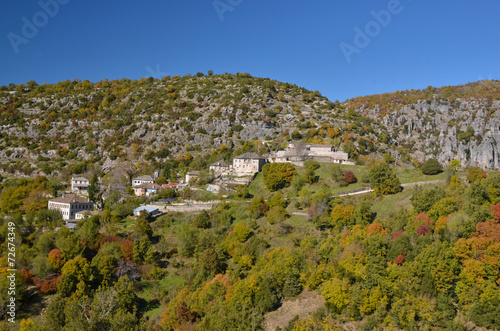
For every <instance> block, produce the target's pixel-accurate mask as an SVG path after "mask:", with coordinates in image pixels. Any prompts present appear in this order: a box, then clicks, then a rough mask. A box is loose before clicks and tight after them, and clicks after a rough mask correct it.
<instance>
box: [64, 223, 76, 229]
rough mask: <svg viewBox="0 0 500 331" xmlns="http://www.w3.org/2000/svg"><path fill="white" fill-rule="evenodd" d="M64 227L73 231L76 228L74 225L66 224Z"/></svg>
mask: <svg viewBox="0 0 500 331" xmlns="http://www.w3.org/2000/svg"><path fill="white" fill-rule="evenodd" d="M66 227H67V228H68V229H74V228H76V223H66Z"/></svg>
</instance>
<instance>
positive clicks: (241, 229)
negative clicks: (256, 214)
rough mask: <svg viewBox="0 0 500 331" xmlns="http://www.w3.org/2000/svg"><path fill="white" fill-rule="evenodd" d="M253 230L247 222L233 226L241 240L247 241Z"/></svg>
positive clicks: (235, 233)
mask: <svg viewBox="0 0 500 331" xmlns="http://www.w3.org/2000/svg"><path fill="white" fill-rule="evenodd" d="M251 232H252V230H251V229H250V227H248V225H246V223H245V222H239V223H238V224H236V225H235V226H234V228H233V233H234V235H235V236H236V238H237V239H238V240H239V241H241V242H245V241H246V240H247V239H248V237H249V236H250V233H251Z"/></svg>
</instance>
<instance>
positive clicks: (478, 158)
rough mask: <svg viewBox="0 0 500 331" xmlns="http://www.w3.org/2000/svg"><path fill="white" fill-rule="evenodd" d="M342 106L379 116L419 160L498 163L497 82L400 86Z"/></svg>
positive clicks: (499, 120) (499, 85) (499, 114)
mask: <svg viewBox="0 0 500 331" xmlns="http://www.w3.org/2000/svg"><path fill="white" fill-rule="evenodd" d="M344 105H345V106H346V107H350V108H352V109H354V110H355V111H356V112H357V113H359V114H363V115H364V116H367V117H369V118H371V119H374V120H377V121H380V122H381V123H382V124H383V125H384V126H385V127H386V128H387V130H388V131H389V132H390V136H391V138H392V139H393V140H394V141H395V142H397V145H398V146H401V147H403V148H402V149H404V150H407V151H409V152H410V154H411V155H412V156H413V157H415V158H417V159H418V160H420V161H423V160H425V159H427V158H429V157H437V159H438V160H440V161H441V162H443V163H447V162H449V161H450V160H453V159H459V160H461V161H462V165H469V166H478V167H482V168H485V169H493V168H498V167H499V166H500V160H499V156H498V155H499V153H500V145H499V143H500V112H498V110H499V108H500V81H481V82H477V83H471V84H467V85H461V86H447V87H443V88H439V89H436V88H433V87H428V88H426V89H424V90H412V91H401V92H400V91H398V92H395V93H387V94H382V95H376V96H369V97H361V98H356V99H352V100H348V101H346V102H345V103H344Z"/></svg>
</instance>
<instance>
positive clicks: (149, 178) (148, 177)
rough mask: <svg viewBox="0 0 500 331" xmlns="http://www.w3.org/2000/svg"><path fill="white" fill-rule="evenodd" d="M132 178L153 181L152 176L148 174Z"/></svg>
mask: <svg viewBox="0 0 500 331" xmlns="http://www.w3.org/2000/svg"><path fill="white" fill-rule="evenodd" d="M133 180H147V181H150V182H153V181H154V179H153V177H151V176H149V175H146V176H140V177H137V178H134V179H133Z"/></svg>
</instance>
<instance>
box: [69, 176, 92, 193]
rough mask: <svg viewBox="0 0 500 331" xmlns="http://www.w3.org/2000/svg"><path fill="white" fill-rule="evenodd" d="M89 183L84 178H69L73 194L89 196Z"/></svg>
mask: <svg viewBox="0 0 500 331" xmlns="http://www.w3.org/2000/svg"><path fill="white" fill-rule="evenodd" d="M89 186H90V181H89V180H88V179H87V178H85V177H75V178H71V192H72V193H75V194H84V195H88V194H89Z"/></svg>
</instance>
